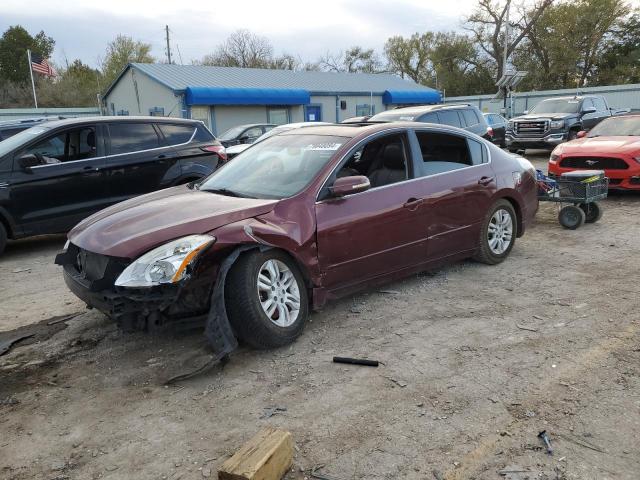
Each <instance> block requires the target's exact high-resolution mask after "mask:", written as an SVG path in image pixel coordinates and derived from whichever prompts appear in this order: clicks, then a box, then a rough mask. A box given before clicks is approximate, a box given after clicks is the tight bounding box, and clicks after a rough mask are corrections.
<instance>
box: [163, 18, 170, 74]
mask: <svg viewBox="0 0 640 480" xmlns="http://www.w3.org/2000/svg"><path fill="white" fill-rule="evenodd" d="M164 31H165V33H166V36H167V62H169V65H171V45H170V44H169V25H165V26H164Z"/></svg>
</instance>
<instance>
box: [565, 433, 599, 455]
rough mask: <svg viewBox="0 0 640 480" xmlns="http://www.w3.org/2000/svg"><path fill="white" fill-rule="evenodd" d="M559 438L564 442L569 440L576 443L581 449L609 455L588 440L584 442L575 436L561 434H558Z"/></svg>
mask: <svg viewBox="0 0 640 480" xmlns="http://www.w3.org/2000/svg"><path fill="white" fill-rule="evenodd" d="M558 436H559V437H560V438H562V439H564V440H567V441H568V442H572V443H575V444H576V445H580V446H581V447H584V448H588V449H590V450H593V451H595V452H599V453H607V452H606V451H605V450H604V449H602V448H600V447H598V446H597V445H594V444H593V443H591V442H587V441H586V440H582V439H581V438H578V437H575V436H573V435H567V434H563V433H560V434H558Z"/></svg>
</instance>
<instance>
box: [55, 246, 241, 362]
mask: <svg viewBox="0 0 640 480" xmlns="http://www.w3.org/2000/svg"><path fill="white" fill-rule="evenodd" d="M242 251H243V249H237V250H236V251H235V252H234V253H233V254H232V255H230V256H229V257H227V258H226V259H225V260H224V262H222V264H221V266H220V269H219V270H218V275H217V282H216V283H215V286H214V288H213V293H212V296H211V303H210V305H206V304H205V305H202V306H200V305H198V306H197V307H196V308H195V311H196V312H197V311H198V310H199V311H200V313H202V308H203V307H204V311H206V308H207V307H209V313H208V314H207V315H198V316H195V317H194V316H193V315H194V312H193V311H189V310H188V309H187V308H186V307H185V308H183V307H182V306H183V305H187V306H192V305H191V304H192V303H193V302H189V301H188V300H185V301H184V302H182V299H183V297H190V298H191V297H194V295H187V294H186V289H185V288H184V287H185V284H184V283H180V284H176V285H174V284H171V285H159V286H155V287H151V288H119V287H115V286H114V285H115V281H116V279H117V278H118V276H119V275H120V274H121V273H122V272H123V271H124V269H125V268H126V267H127V266H128V265H129V261H128V260H126V259H121V258H115V257H107V256H105V255H99V254H95V253H92V252H89V251H87V250H83V249H81V248H79V247H77V246H75V245H73V244H70V245H69V247H68V248H67V250H66V251H65V252H62V253H60V254H58V255H57V256H56V259H55V263H56V264H57V265H61V266H62V267H63V269H64V273H63V275H64V281H65V283H66V284H67V287H69V290H71V291H72V292H73V293H74V294H75V295H76V296H77V297H78V298H80V299H81V300H82V301H83V302H85V303H86V304H87V305H88V306H89V307H92V308H95V309H97V310H99V311H100V312H102V313H104V314H105V315H107V316H108V317H109V318H111V319H113V320H114V321H116V322H117V323H118V324H119V325H120V327H121V328H123V329H125V330H142V329H144V328H145V327H148V328H152V326H153V324H154V323H155V321H159V320H160V319H161V318H162V317H164V316H166V314H167V313H168V312H170V320H171V321H173V320H175V321H183V320H185V321H189V320H193V319H196V318H197V319H200V321H202V320H204V319H205V318H206V329H205V335H206V337H207V339H208V340H209V343H210V345H211V347H212V349H213V351H214V360H223V359H225V358H226V357H227V356H228V355H229V354H230V353H231V352H233V351H234V350H235V349H236V348H237V347H238V341H237V340H236V338H235V336H234V334H233V331H232V329H231V325H230V324H229V319H228V317H227V312H226V308H225V304H224V282H225V279H226V275H227V272H228V271H229V269H230V268H231V265H232V264H233V263H234V262H235V261H236V259H237V258H238V256H239V255H240V253H241V252H242ZM208 285H211V283H210V282H208ZM190 288H191V287H190ZM191 290H193V289H192V288H191ZM209 291H210V290H209ZM190 293H193V292H192V291H190ZM195 296H196V297H198V298H205V299H206V298H207V296H208V294H207V295H205V296H204V297H202V296H201V295H195Z"/></svg>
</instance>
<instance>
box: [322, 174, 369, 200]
mask: <svg viewBox="0 0 640 480" xmlns="http://www.w3.org/2000/svg"><path fill="white" fill-rule="evenodd" d="M370 188H371V183H369V179H368V178H367V177H365V176H364V175H353V176H350V177H342V178H336V181H335V182H333V186H332V187H329V190H330V191H331V194H332V195H333V196H334V197H344V196H346V195H353V194H354V193H360V192H364V191H366V190H369V189H370Z"/></svg>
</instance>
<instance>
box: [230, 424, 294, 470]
mask: <svg viewBox="0 0 640 480" xmlns="http://www.w3.org/2000/svg"><path fill="white" fill-rule="evenodd" d="M292 463H293V439H292V437H291V433H289V432H287V431H285V430H278V429H277V428H275V427H271V426H267V427H265V428H263V429H262V430H260V431H259V432H258V433H256V434H255V435H254V436H253V438H252V439H251V440H249V441H248V442H247V443H245V444H244V445H243V446H242V448H241V449H240V450H238V451H237V452H236V453H235V454H234V455H233V456H232V457H231V458H229V459H228V460H227V461H225V462H224V463H223V464H222V466H221V467H220V469H219V470H218V479H219V480H280V479H281V478H282V477H283V476H284V474H285V473H286V472H287V470H289V468H290V467H291V464H292Z"/></svg>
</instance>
